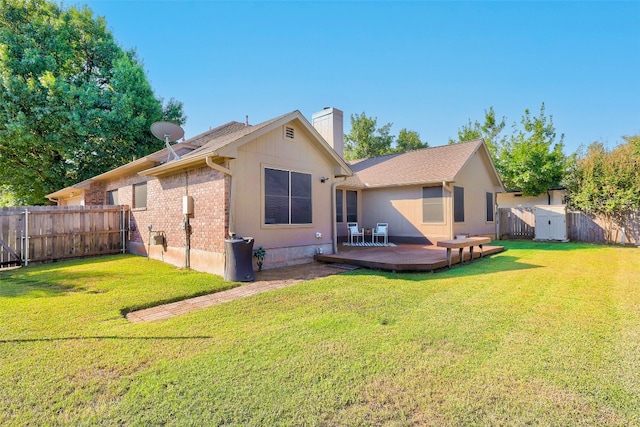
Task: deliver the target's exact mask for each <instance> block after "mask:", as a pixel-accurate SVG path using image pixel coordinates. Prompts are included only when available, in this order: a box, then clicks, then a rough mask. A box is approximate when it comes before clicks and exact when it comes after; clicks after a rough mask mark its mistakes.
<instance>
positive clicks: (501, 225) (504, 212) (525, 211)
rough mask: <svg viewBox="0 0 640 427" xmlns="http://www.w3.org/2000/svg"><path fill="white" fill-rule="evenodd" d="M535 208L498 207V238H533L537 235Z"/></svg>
mask: <svg viewBox="0 0 640 427" xmlns="http://www.w3.org/2000/svg"><path fill="white" fill-rule="evenodd" d="M535 225H536V220H535V209H534V208H529V207H523V208H500V209H498V239H500V240H503V239H533V238H534V237H535Z"/></svg>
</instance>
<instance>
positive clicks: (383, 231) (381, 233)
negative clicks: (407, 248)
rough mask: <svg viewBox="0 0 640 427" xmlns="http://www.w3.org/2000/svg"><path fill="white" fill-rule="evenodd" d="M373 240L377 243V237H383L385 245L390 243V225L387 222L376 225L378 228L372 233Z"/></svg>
mask: <svg viewBox="0 0 640 427" xmlns="http://www.w3.org/2000/svg"><path fill="white" fill-rule="evenodd" d="M371 237H372V239H371V240H373V241H374V242H375V241H376V237H382V238H383V241H384V244H385V245H386V244H388V243H389V224H387V223H386V222H379V223H378V224H376V228H374V229H373V231H372V236H371Z"/></svg>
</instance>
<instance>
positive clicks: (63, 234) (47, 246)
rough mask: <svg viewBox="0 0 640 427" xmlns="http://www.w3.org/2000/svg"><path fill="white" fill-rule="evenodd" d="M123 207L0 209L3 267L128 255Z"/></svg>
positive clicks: (0, 266) (1, 263) (126, 210)
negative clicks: (110, 255)
mask: <svg viewBox="0 0 640 427" xmlns="http://www.w3.org/2000/svg"><path fill="white" fill-rule="evenodd" d="M127 215H128V209H127V208H126V207H122V206H62V207H58V206H29V207H16V208H0V268H2V267H8V266H16V265H28V264H30V263H43V262H54V261H58V260H63V259H68V258H80V257H89V256H96V255H106V254H114V253H119V252H125V248H126V238H127V235H126V233H127V227H126V225H127V224H128V221H126V217H127Z"/></svg>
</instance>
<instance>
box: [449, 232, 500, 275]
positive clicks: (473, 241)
mask: <svg viewBox="0 0 640 427" xmlns="http://www.w3.org/2000/svg"><path fill="white" fill-rule="evenodd" d="M490 242H491V239H490V238H488V237H467V238H465V239H453V240H441V241H439V242H438V246H440V247H441V248H447V264H448V265H449V268H451V249H458V250H459V251H460V264H462V263H463V261H464V258H463V257H462V251H463V250H464V248H469V252H470V257H469V262H471V261H473V247H474V246H478V247H479V248H480V258H482V256H483V255H484V252H483V251H482V245H484V244H486V243H490Z"/></svg>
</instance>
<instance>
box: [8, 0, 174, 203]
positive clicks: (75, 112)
mask: <svg viewBox="0 0 640 427" xmlns="http://www.w3.org/2000/svg"><path fill="white" fill-rule="evenodd" d="M0 89H1V91H0V179H1V180H2V181H3V182H4V183H6V185H8V187H9V188H8V190H6V191H10V192H11V193H13V194H14V195H15V197H16V199H17V200H19V201H21V202H23V203H29V204H41V203H44V202H45V199H44V196H45V195H46V194H47V193H49V192H52V191H55V190H57V189H60V188H63V187H65V186H68V185H70V184H72V183H75V182H78V181H81V180H84V179H87V178H89V177H91V176H94V175H96V174H99V173H102V172H105V171H107V170H109V169H112V168H114V167H116V166H119V165H122V164H124V163H126V162H128V161H130V160H131V159H132V157H133V156H143V155H145V154H148V153H150V152H153V151H155V150H157V149H160V148H162V146H163V143H162V142H161V141H158V140H156V139H155V138H153V136H152V135H150V132H149V127H150V125H151V124H152V123H153V122H154V121H158V120H170V121H173V122H176V123H179V124H182V123H183V122H184V120H185V117H184V115H183V111H182V104H181V103H179V102H177V101H175V100H173V99H172V100H170V101H169V102H168V103H167V104H166V105H164V106H163V101H162V99H158V98H156V97H155V95H154V93H153V90H152V89H151V86H150V84H149V82H148V81H147V78H146V75H145V72H144V69H143V68H142V65H141V64H140V62H139V61H138V59H137V58H136V55H135V53H134V52H133V51H125V50H123V49H122V48H121V47H120V46H118V44H117V43H116V42H115V40H114V38H113V36H112V34H111V33H110V32H109V31H108V30H107V26H106V23H105V20H104V19H103V18H94V17H93V14H92V12H91V11H90V10H89V9H88V8H86V7H85V8H82V9H77V8H74V7H71V8H68V9H64V8H62V7H60V6H58V5H56V4H54V3H52V2H49V1H47V0H0Z"/></svg>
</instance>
